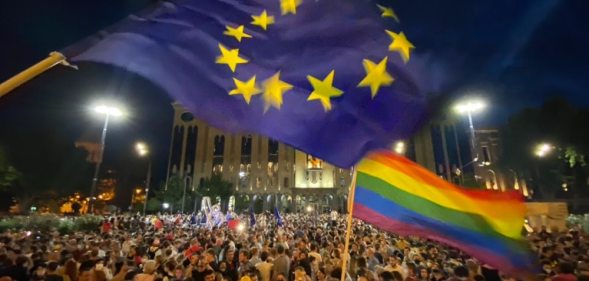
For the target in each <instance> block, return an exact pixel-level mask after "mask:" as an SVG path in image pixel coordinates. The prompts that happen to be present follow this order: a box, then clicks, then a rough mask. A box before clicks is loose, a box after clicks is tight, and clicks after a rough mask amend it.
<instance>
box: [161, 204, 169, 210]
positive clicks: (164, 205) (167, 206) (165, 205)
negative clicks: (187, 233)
mask: <svg viewBox="0 0 589 281" xmlns="http://www.w3.org/2000/svg"><path fill="white" fill-rule="evenodd" d="M162 207H164V209H168V208H170V203H164V204H162Z"/></svg>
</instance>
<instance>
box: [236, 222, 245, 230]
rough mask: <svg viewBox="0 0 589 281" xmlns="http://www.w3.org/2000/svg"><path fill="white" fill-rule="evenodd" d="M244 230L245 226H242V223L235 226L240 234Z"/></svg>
mask: <svg viewBox="0 0 589 281" xmlns="http://www.w3.org/2000/svg"><path fill="white" fill-rule="evenodd" d="M244 230H245V224H243V223H239V224H238V225H237V231H239V232H242V231H244Z"/></svg>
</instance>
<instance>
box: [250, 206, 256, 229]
mask: <svg viewBox="0 0 589 281" xmlns="http://www.w3.org/2000/svg"><path fill="white" fill-rule="evenodd" d="M249 213H250V226H254V225H256V215H255V214H254V208H253V207H251V206H250V207H249Z"/></svg>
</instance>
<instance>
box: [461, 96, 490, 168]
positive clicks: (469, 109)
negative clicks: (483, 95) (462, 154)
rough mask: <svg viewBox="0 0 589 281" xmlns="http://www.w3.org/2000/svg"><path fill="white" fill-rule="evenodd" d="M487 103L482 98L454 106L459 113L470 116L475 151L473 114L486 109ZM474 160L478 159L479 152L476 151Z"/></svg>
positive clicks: (471, 141) (469, 122) (472, 147)
mask: <svg viewBox="0 0 589 281" xmlns="http://www.w3.org/2000/svg"><path fill="white" fill-rule="evenodd" d="M485 107H487V105H486V104H485V103H484V102H483V101H481V100H476V99H472V100H465V101H462V102H460V103H457V104H456V105H455V106H454V111H455V112H456V113H458V114H466V115H467V116H468V127H469V129H470V145H471V149H472V151H473V152H475V151H476V144H475V134H474V125H473V123H472V114H474V113H477V112H480V111H482V110H483V109H485ZM473 161H478V153H475V157H474V160H473Z"/></svg>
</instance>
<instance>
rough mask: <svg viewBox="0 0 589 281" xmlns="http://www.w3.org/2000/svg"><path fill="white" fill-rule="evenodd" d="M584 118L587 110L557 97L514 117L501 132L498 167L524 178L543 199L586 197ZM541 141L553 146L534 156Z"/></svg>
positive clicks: (588, 136)
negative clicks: (545, 151) (540, 154)
mask: <svg viewBox="0 0 589 281" xmlns="http://www.w3.org/2000/svg"><path fill="white" fill-rule="evenodd" d="M587 117H589V110H588V109H586V108H577V107H574V106H573V105H571V104H569V103H568V102H566V101H565V100H563V99H559V98H555V99H551V100H548V101H547V102H545V103H544V104H543V105H542V106H541V107H539V108H527V109H524V110H522V111H520V112H518V113H516V114H514V115H513V116H512V117H511V118H509V120H508V122H507V124H506V125H505V126H504V127H503V128H502V129H501V140H502V144H503V145H502V148H503V149H502V156H501V160H500V163H499V165H500V166H501V167H502V168H503V169H505V170H508V169H512V170H515V171H518V173H521V174H522V175H523V176H525V178H526V179H527V180H528V182H529V183H530V184H531V185H532V186H533V187H534V189H535V190H536V191H537V192H539V193H540V197H541V198H542V199H548V200H552V199H554V198H555V197H567V198H577V197H579V196H580V195H582V194H583V193H585V195H589V193H588V192H587V191H588V188H587V182H586V180H583V179H585V178H587V166H586V165H585V159H586V155H587V154H588V152H589V142H588V141H589V134H588V133H587V130H586V129H585V126H586V124H587V121H589V120H588V118H587ZM541 142H545V143H549V144H550V145H551V147H553V149H552V151H551V153H549V154H547V155H545V156H544V157H538V156H536V155H534V148H535V147H536V146H537V145H538V144H539V143H541ZM563 184H564V185H563ZM563 186H567V188H563ZM569 189H572V190H571V191H568V190H569Z"/></svg>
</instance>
